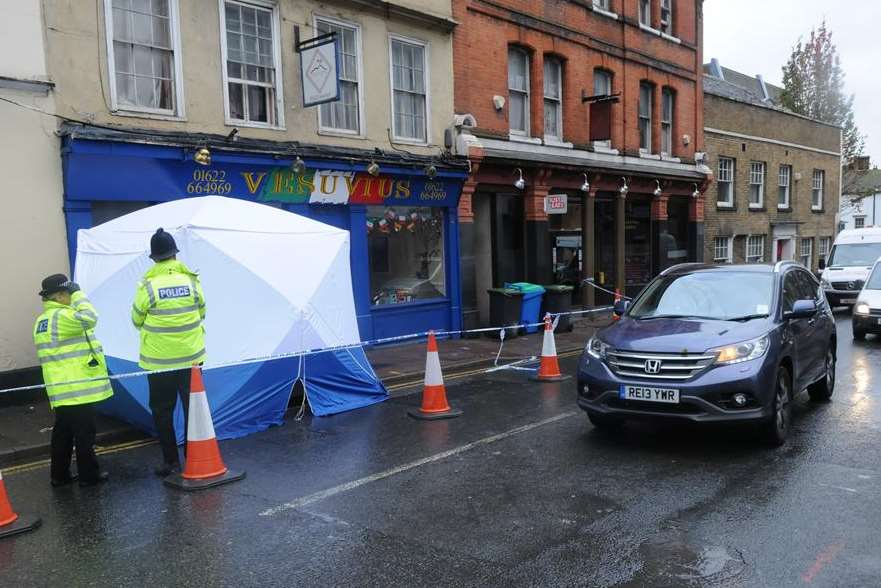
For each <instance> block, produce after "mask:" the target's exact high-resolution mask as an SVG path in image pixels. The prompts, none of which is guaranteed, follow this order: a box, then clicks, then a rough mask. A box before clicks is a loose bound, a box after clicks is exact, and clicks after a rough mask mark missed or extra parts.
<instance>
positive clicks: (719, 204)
mask: <svg viewBox="0 0 881 588" xmlns="http://www.w3.org/2000/svg"><path fill="white" fill-rule="evenodd" d="M723 161H727V162H729V163H730V164H731V166H730V168H729V169H728V179H723V176H722V162H723ZM717 167H718V170H719V178H718V179H717V180H716V183H717V184H718V185H719V186H721V185H722V184H723V183H726V184H728V200H725V201H720V200H719V193H718V189H717V192H716V208H734V180H735V171H736V169H737V160H736V159H734V158H733V157H724V156H720V157H719V162H718V166H717Z"/></svg>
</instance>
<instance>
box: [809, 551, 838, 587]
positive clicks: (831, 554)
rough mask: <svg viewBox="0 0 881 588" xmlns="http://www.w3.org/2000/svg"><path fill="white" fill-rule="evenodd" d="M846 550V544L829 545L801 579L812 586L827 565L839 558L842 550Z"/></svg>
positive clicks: (818, 555)
mask: <svg viewBox="0 0 881 588" xmlns="http://www.w3.org/2000/svg"><path fill="white" fill-rule="evenodd" d="M842 549H844V543H833V544H832V545H829V546H828V547H826V549H824V550H823V551H821V552H820V553H818V554H817V559H816V560H814V563H813V564H811V567H809V568H808V569H807V570H806V571H805V573H804V574H802V576H801V579H802V580H804V581H805V583H806V584H810V583H811V582H813V581H814V578H816V577H817V574H819V573H820V572H821V571H822V570H823V568H824V567H826V565H828V564H830V563H832V561H833V560H834V559H835V558H836V557H838V554H839V553H841V550H842Z"/></svg>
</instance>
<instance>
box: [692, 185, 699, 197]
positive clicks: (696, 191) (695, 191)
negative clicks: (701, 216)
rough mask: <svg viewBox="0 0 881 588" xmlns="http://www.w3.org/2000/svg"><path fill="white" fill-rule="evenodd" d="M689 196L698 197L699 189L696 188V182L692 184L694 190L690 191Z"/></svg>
mask: <svg viewBox="0 0 881 588" xmlns="http://www.w3.org/2000/svg"><path fill="white" fill-rule="evenodd" d="M691 197H692V198H700V197H701V191H700V190H698V188H697V184H694V192H692V193H691Z"/></svg>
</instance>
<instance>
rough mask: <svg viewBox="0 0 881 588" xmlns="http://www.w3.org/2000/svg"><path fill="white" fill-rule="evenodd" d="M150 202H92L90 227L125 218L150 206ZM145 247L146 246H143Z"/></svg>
mask: <svg viewBox="0 0 881 588" xmlns="http://www.w3.org/2000/svg"><path fill="white" fill-rule="evenodd" d="M152 205H153V203H152V202H140V201H137V202H129V201H122V200H94V201H92V226H93V227H97V226H98V225H103V224H104V223H106V222H109V221H112V220H113V219H117V218H119V217H121V216H125V215H127V214H129V213H131V212H135V211H137V210H141V209H143V208H147V207H148V206H152ZM148 241H149V239H148V240H147V241H145V243H147V242H148ZM145 246H146V245H145Z"/></svg>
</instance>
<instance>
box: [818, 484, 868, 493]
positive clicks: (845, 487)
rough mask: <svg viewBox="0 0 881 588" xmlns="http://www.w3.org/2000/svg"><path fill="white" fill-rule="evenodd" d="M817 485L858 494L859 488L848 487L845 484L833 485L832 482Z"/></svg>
mask: <svg viewBox="0 0 881 588" xmlns="http://www.w3.org/2000/svg"><path fill="white" fill-rule="evenodd" d="M817 485H818V486H823V487H824V488H833V489H835V490H844V491H845V492H852V493H853V494H859V490H855V489H854V488H848V487H847V486H834V485H832V484H817Z"/></svg>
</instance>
